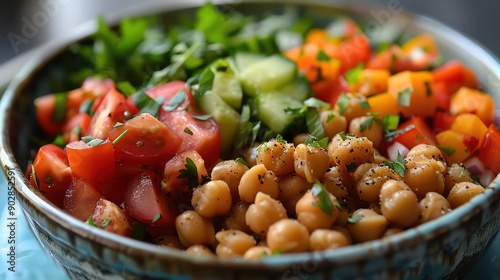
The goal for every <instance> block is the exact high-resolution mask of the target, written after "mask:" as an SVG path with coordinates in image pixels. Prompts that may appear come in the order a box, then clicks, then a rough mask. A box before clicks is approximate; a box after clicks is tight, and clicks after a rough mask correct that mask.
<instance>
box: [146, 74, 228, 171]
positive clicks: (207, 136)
mask: <svg viewBox="0 0 500 280" xmlns="http://www.w3.org/2000/svg"><path fill="white" fill-rule="evenodd" d="M158 87H159V88H158ZM158 87H154V88H152V89H150V90H148V91H147V94H148V95H150V96H151V97H153V96H163V97H164V101H163V106H162V107H161V108H160V111H159V113H158V119H159V120H160V121H161V122H163V123H164V124H166V125H167V126H168V127H170V128H171V129H172V130H173V131H174V132H175V133H176V134H177V135H178V136H179V137H181V138H182V140H183V141H182V145H181V147H180V148H179V152H182V151H190V150H196V151H197V152H198V153H199V154H200V155H201V156H202V157H203V159H204V160H205V164H206V166H207V167H210V166H213V165H215V163H216V162H217V161H218V160H219V154H220V133H219V126H218V125H217V123H216V122H215V121H214V120H213V119H212V118H210V119H208V120H198V119H196V118H195V116H199V115H203V114H202V112H201V111H200V110H199V109H198V107H197V106H196V103H195V102H194V97H193V95H192V94H191V92H190V91H189V89H188V88H186V87H184V86H181V82H170V83H168V84H165V85H161V86H158ZM177 94H183V95H184V97H183V98H184V99H183V101H182V102H181V103H180V104H179V105H178V106H176V107H175V108H169V107H170V106H171V105H172V104H170V101H171V100H172V98H173V97H174V96H176V95H177Z"/></svg>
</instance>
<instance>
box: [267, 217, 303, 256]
mask: <svg viewBox="0 0 500 280" xmlns="http://www.w3.org/2000/svg"><path fill="white" fill-rule="evenodd" d="M267 245H268V246H269V249H270V250H271V252H273V253H275V252H281V253H300V252H306V251H308V250H309V248H310V245H309V232H308V231H307V228H306V227H305V226H304V225H303V224H301V223H299V222H298V221H297V220H292V219H282V220H279V221H277V222H276V223H274V224H273V225H271V226H270V227H269V231H268V233H267Z"/></svg>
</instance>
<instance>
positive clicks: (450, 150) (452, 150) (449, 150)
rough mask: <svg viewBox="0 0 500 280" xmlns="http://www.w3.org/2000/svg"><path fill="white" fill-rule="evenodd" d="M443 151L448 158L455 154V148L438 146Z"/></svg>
mask: <svg viewBox="0 0 500 280" xmlns="http://www.w3.org/2000/svg"><path fill="white" fill-rule="evenodd" d="M438 148H439V149H441V151H443V152H444V153H445V154H446V155H447V156H451V155H453V154H454V153H455V151H456V150H455V148H453V147H451V146H438Z"/></svg>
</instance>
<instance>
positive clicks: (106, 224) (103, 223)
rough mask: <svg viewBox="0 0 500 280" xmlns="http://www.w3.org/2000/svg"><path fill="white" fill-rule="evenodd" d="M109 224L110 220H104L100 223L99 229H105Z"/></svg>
mask: <svg viewBox="0 0 500 280" xmlns="http://www.w3.org/2000/svg"><path fill="white" fill-rule="evenodd" d="M109 223H111V220H110V219H107V220H104V221H102V223H101V227H103V228H105V227H107V226H108V225H109Z"/></svg>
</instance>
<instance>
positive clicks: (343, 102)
mask: <svg viewBox="0 0 500 280" xmlns="http://www.w3.org/2000/svg"><path fill="white" fill-rule="evenodd" d="M349 101H350V98H349V96H347V95H346V94H345V93H342V94H341V95H340V96H339V99H338V100H337V105H338V106H339V114H341V115H344V113H345V111H346V110H347V107H348V106H349Z"/></svg>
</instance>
